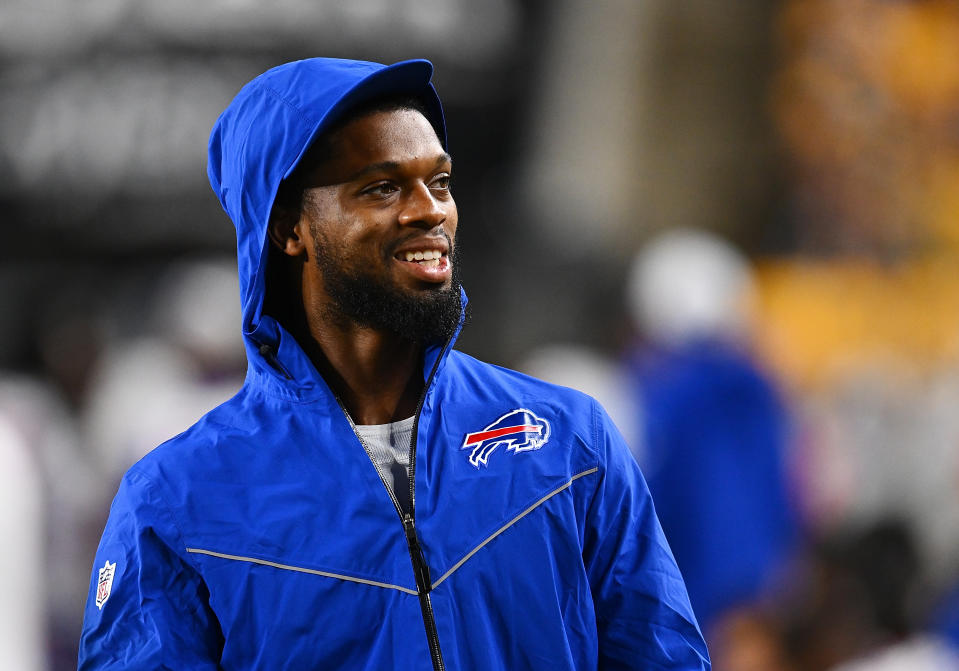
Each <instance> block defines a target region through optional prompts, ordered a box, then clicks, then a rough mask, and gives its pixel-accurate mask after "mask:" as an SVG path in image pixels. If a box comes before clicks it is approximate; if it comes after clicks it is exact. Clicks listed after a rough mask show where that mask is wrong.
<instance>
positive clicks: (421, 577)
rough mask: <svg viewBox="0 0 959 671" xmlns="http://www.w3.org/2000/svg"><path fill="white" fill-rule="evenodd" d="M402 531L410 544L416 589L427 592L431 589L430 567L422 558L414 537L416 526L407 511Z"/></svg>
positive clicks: (416, 539) (417, 540)
mask: <svg viewBox="0 0 959 671" xmlns="http://www.w3.org/2000/svg"><path fill="white" fill-rule="evenodd" d="M403 531H405V532H406V543H407V545H409V546H410V556H411V557H412V558H413V573H414V575H415V576H416V589H417V590H418V591H419V593H420V594H429V593H430V590H431V589H432V585H433V583H432V581H431V580H430V567H429V566H427V564H426V559H424V558H423V550H422V549H421V548H420V541H419V539H418V538H417V537H416V528H415V527H414V526H413V518H412V516H410V514H409V513H407V514H406V515H405V516H404V517H403Z"/></svg>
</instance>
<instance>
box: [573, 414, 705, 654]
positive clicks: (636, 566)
mask: <svg viewBox="0 0 959 671" xmlns="http://www.w3.org/2000/svg"><path fill="white" fill-rule="evenodd" d="M594 418H595V424H594V426H595V429H594V431H595V434H596V435H595V436H594V444H595V445H596V446H597V450H598V452H599V456H600V459H601V465H600V470H601V474H602V477H601V480H600V483H599V485H598V487H597V490H596V492H595V494H594V499H593V501H592V503H591V504H590V508H589V512H588V513H587V525H586V531H585V536H584V552H583V556H584V561H585V565H586V570H587V573H588V576H589V581H590V586H591V589H592V592H593V602H594V607H595V610H596V619H597V626H598V630H599V631H598V635H599V660H600V663H599V668H600V669H603V670H604V671H605V670H613V669H616V670H619V669H637V670H638V669H643V670H653V669H655V670H656V671H660V670H663V671H665V670H666V669H669V670H670V671H674V670H675V671H679V670H682V671H693V670H704V671H708V669H709V668H710V663H709V655H708V653H707V652H706V644H705V641H704V640H703V636H702V634H701V633H700V630H699V626H698V625H697V623H696V618H695V616H694V615H693V611H692V607H691V606H690V604H689V597H688V596H687V594H686V586H685V584H684V583H683V578H682V576H681V575H680V573H679V569H678V568H677V566H676V560H675V559H673V555H672V552H671V551H670V549H669V545H668V544H667V542H666V538H665V536H664V535H663V530H662V528H661V527H660V525H659V520H658V519H657V518H656V512H655V510H654V508H653V502H652V498H651V497H650V495H649V489H648V488H647V487H646V482H645V480H644V479H643V476H642V474H641V473H640V471H639V467H638V466H637V465H636V462H635V460H634V459H633V457H632V455H631V454H630V452H629V450H628V448H627V447H626V443H625V441H624V440H623V438H622V436H621V435H620V433H619V431H618V430H617V429H616V427H615V426H614V425H613V423H612V421H611V420H610V419H609V417H608V416H607V415H606V413H605V412H604V411H603V410H602V408H600V407H599V406H598V404H597V405H595V407H594Z"/></svg>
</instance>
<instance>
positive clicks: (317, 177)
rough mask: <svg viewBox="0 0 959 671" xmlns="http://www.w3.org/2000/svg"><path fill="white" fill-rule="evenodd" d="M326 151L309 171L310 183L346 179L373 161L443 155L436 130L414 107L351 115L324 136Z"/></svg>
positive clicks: (402, 162) (399, 163)
mask: <svg viewBox="0 0 959 671" xmlns="http://www.w3.org/2000/svg"><path fill="white" fill-rule="evenodd" d="M325 145H326V147H327V151H326V152H324V153H325V154H326V156H324V157H323V158H322V159H321V160H320V161H319V162H318V164H317V165H316V167H315V170H313V171H312V173H313V174H312V179H311V180H310V181H311V182H312V183H313V184H316V185H319V184H333V183H338V182H341V181H346V180H347V179H349V177H350V176H352V175H353V174H355V173H356V172H358V171H362V170H364V169H365V168H368V167H370V166H375V165H381V164H383V165H384V166H385V164H396V167H397V168H402V167H404V166H410V167H415V166H416V165H417V164H418V163H419V162H421V161H425V162H428V163H430V164H435V162H436V161H437V159H439V158H441V157H444V156H446V152H445V151H444V149H443V146H442V144H440V140H439V138H438V137H437V135H436V131H435V130H434V129H433V126H432V125H431V124H430V122H429V121H428V120H427V119H426V117H424V116H423V115H422V114H421V113H420V112H418V111H417V110H414V109H407V108H402V109H395V110H389V111H376V112H370V113H367V114H364V115H362V116H360V117H357V118H355V119H352V120H350V121H348V122H346V123H345V124H343V125H342V126H340V127H339V128H337V129H336V130H335V131H333V132H332V133H330V135H329V136H328V137H327V138H325Z"/></svg>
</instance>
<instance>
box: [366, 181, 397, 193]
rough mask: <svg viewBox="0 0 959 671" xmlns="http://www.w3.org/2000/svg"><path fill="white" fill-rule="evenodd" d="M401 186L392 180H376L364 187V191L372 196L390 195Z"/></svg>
mask: <svg viewBox="0 0 959 671" xmlns="http://www.w3.org/2000/svg"><path fill="white" fill-rule="evenodd" d="M398 190H399V188H398V187H397V186H396V185H395V184H393V183H392V182H376V183H375V184H371V185H370V186H368V187H366V188H365V189H363V191H362V193H363V194H367V195H370V196H388V195H390V194H391V193H394V192H396V191H398Z"/></svg>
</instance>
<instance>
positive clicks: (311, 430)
mask: <svg viewBox="0 0 959 671" xmlns="http://www.w3.org/2000/svg"><path fill="white" fill-rule="evenodd" d="M431 74H432V66H431V65H430V64H429V63H428V62H426V61H405V62H402V63H397V64H395V65H392V66H389V67H387V66H383V65H380V64H376V63H367V62H361V61H345V60H336V59H310V60H305V61H298V62H296V63H289V64H286V65H283V66H280V67H278V68H274V69H273V70H270V71H268V72H267V73H265V74H263V75H261V76H260V77H258V78H257V79H255V80H253V81H252V82H250V83H249V84H248V85H247V86H246V87H244V88H243V89H242V90H241V91H240V93H239V94H238V95H237V97H236V98H235V99H234V100H233V102H232V103H231V104H230V106H229V107H228V108H227V110H226V111H225V112H224V113H223V114H222V115H221V116H220V118H219V119H218V120H217V122H216V125H215V126H214V129H213V133H212V135H211V138H210V160H209V175H210V181H211V183H212V185H213V188H214V191H215V192H216V193H217V195H218V196H219V198H220V202H221V203H222V204H223V207H224V209H225V210H226V211H227V213H228V214H229V215H230V217H231V218H232V220H233V222H234V224H235V225H236V229H237V250H238V259H239V271H240V280H241V294H242V295H241V300H242V304H243V336H244V339H245V342H246V346H247V352H248V356H249V369H248V370H249V372H248V374H247V379H246V383H245V384H244V386H243V388H242V389H241V390H240V392H239V393H238V394H237V395H236V396H235V397H234V398H233V399H231V400H230V401H228V402H226V403H225V404H223V405H222V406H220V407H218V408H216V409H215V410H213V411H212V412H210V413H209V414H207V415H206V416H205V417H204V418H202V419H201V420H200V421H199V422H198V423H197V424H196V425H195V426H193V427H192V428H190V429H189V430H187V431H186V432H184V433H183V434H181V435H179V436H177V437H176V438H174V439H172V440H170V441H169V442H167V443H165V444H164V445H161V446H160V447H159V448H157V449H156V450H154V451H153V452H152V453H150V454H149V455H148V456H147V457H145V458H144V459H143V460H141V461H140V462H139V463H138V464H136V465H135V466H134V467H133V468H131V469H130V471H129V472H128V473H127V475H126V477H125V478H124V480H123V483H122V484H121V486H120V491H119V492H118V493H117V496H116V499H115V500H114V504H113V508H112V509H111V512H110V518H109V521H108V522H107V526H106V529H105V530H104V533H103V538H102V540H101V543H100V547H99V549H98V551H97V557H96V560H95V565H94V570H93V574H92V579H91V588H90V589H91V592H90V598H89V601H88V604H87V608H86V613H85V618H84V628H83V635H82V638H81V642H80V668H81V669H153V668H175V669H187V668H188V669H349V670H353V669H423V670H427V669H433V670H434V671H435V670H439V669H459V670H464V671H466V670H480V669H482V670H491V669H503V670H507V669H508V670H510V671H518V670H521V669H551V670H552V669H707V668H708V666H709V662H708V659H707V655H706V651H705V646H704V644H703V641H702V636H701V635H700V632H699V629H698V627H697V625H696V622H695V618H694V617H693V614H692V612H691V610H690V607H689V602H688V599H687V597H686V591H685V587H684V586H683V582H682V579H681V577H680V575H679V572H678V570H677V569H676V565H675V562H674V560H673V558H672V555H671V553H670V551H669V548H668V546H667V544H666V541H665V539H664V538H663V534H662V531H661V529H660V527H659V523H658V521H657V520H656V516H655V513H654V511H653V505H652V501H651V500H650V497H649V493H648V491H647V489H646V485H645V483H644V482H643V479H642V476H641V475H640V473H639V471H638V469H637V467H636V465H635V464H634V462H633V461H632V459H631V457H630V455H629V452H628V450H627V448H626V446H625V445H624V444H623V440H622V438H621V437H620V435H619V433H618V432H617V431H616V429H615V427H613V425H612V423H611V422H610V420H609V418H608V417H607V415H606V413H605V412H604V411H603V410H602V408H600V407H599V406H598V405H597V404H596V402H595V401H593V400H592V399H590V398H588V397H587V396H584V395H583V394H580V393H578V392H575V391H572V390H569V389H564V388H560V387H555V386H551V385H547V384H546V383H543V382H540V381H538V380H535V379H532V378H529V377H526V376H523V375H520V374H518V373H515V372H512V371H508V370H505V369H502V368H497V367H494V366H490V365H488V364H484V363H481V362H479V361H476V360H475V359H472V358H471V357H469V356H467V355H465V354H462V353H460V352H458V351H455V350H454V349H453V344H454V341H455V339H456V334H457V333H458V331H459V329H460V328H461V326H462V323H463V320H464V316H465V307H466V299H465V294H464V293H463V291H462V289H461V287H460V283H459V279H458V264H457V262H456V229H457V223H458V215H457V210H456V205H455V202H454V200H453V196H452V194H451V192H450V175H451V171H452V161H451V158H450V156H449V154H448V150H447V147H446V134H445V125H444V120H443V114H442V108H441V106H440V102H439V98H438V97H437V95H436V92H435V90H434V88H433V86H432V84H431V83H430V77H431Z"/></svg>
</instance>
